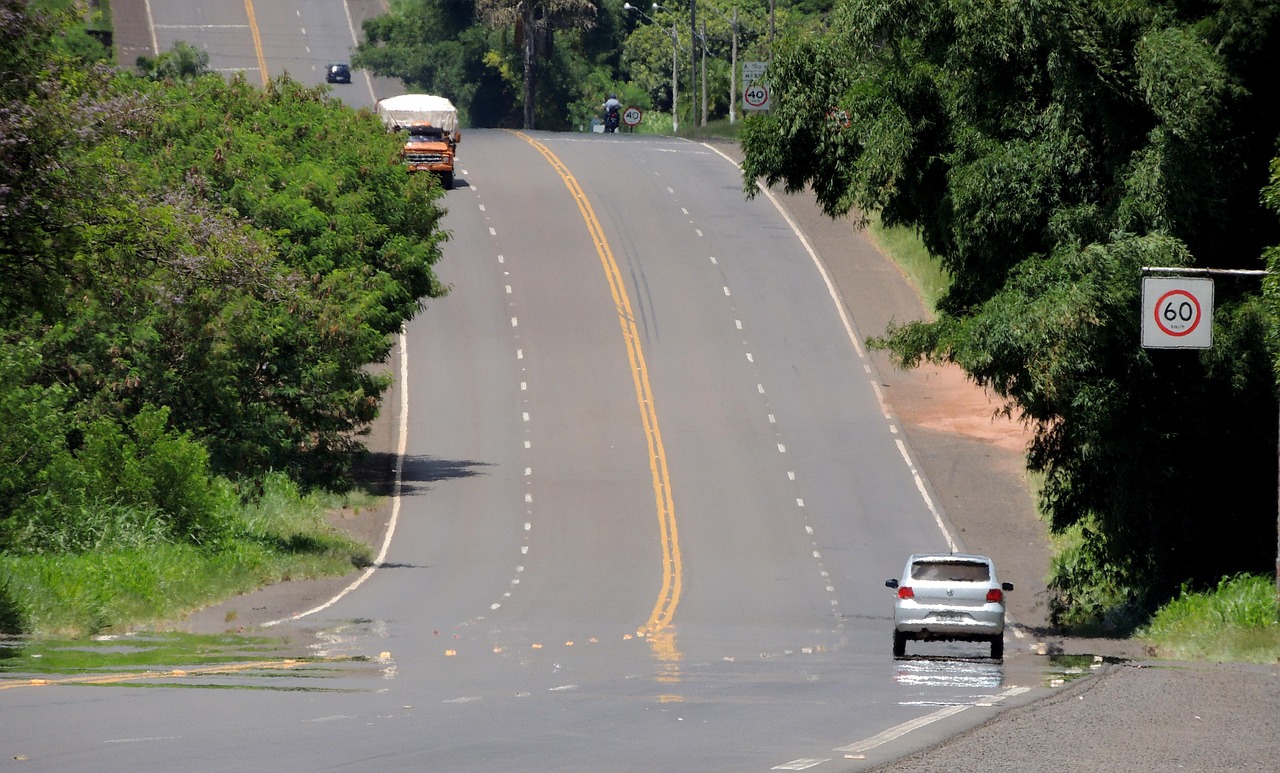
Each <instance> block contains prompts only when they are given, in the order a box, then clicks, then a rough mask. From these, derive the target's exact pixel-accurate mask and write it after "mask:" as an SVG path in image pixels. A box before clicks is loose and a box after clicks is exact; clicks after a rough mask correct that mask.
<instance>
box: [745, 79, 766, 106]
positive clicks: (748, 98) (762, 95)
mask: <svg viewBox="0 0 1280 773" xmlns="http://www.w3.org/2000/svg"><path fill="white" fill-rule="evenodd" d="M742 101H743V102H745V103H746V106H747V109H748V110H767V109H768V108H769V87H768V86H766V85H764V84H763V83H752V84H750V85H748V86H747V88H746V89H745V90H744V91H743V92H742Z"/></svg>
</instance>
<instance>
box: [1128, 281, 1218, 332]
mask: <svg viewBox="0 0 1280 773" xmlns="http://www.w3.org/2000/svg"><path fill="white" fill-rule="evenodd" d="M1212 332H1213V280H1212V279H1187V278H1185V277H1152V276H1148V277H1144V278H1143V280H1142V345H1143V346H1144V347H1147V348H1149V349H1208V348H1209V347H1210V346H1211V345H1212V344H1213V335H1212Z"/></svg>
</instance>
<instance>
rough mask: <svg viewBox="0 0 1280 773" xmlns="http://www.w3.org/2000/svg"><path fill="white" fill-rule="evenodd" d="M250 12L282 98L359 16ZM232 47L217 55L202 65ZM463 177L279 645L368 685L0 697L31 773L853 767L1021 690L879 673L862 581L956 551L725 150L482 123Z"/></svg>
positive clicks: (293, 7) (835, 313)
mask: <svg viewBox="0 0 1280 773" xmlns="http://www.w3.org/2000/svg"><path fill="white" fill-rule="evenodd" d="M151 2H152V11H153V15H154V14H155V12H156V9H157V8H158V7H159V6H158V2H159V0H151ZM195 5H196V6H198V7H197V8H189V7H187V6H183V7H182V8H181V9H179V8H177V7H173V8H170V9H169V10H168V11H166V13H170V14H172V15H171V16H159V17H157V18H158V20H157V25H156V28H157V30H162V29H170V28H174V27H176V26H178V25H179V22H178V21H171V22H170V21H165V20H168V19H182V18H186V19H194V18H203V17H199V16H190V15H187V16H184V15H183V14H192V13H195V14H204V16H205V17H208V16H209V15H210V10H209V9H210V8H212V7H213V4H211V3H203V4H195ZM246 5H247V4H246ZM265 5H267V3H265V2H264V0H259V1H258V2H257V3H256V4H255V7H256V9H257V13H256V17H257V22H256V23H257V24H258V25H261V28H260V39H261V40H262V41H263V42H262V44H261V50H262V51H263V56H264V59H265V63H266V66H267V68H268V70H269V71H270V72H273V73H274V72H277V71H278V70H279V69H290V71H291V72H294V70H293V69H292V68H285V67H283V66H282V65H284V64H287V63H288V62H291V61H295V62H296V61H301V60H299V59H296V57H298V56H302V54H299V53H298V52H299V51H303V50H304V49H305V47H306V46H307V45H312V44H314V43H315V41H316V40H320V39H326V40H328V39H330V38H333V39H335V40H336V39H337V38H338V37H340V35H338V34H337V33H335V32H334V29H335V25H345V24H346V21H345V18H343V17H344V15H345V14H341V15H340V14H338V13H336V11H335V10H334V9H340V8H342V7H343V4H342V3H338V2H312V3H305V4H304V3H296V4H295V3H279V4H275V3H272V4H271V6H272V10H271V12H270V13H269V14H266V15H264V13H263V11H262V7H263V6H265ZM303 6H305V7H306V9H307V10H306V11H302V10H301V9H302V8H303ZM319 6H325V7H326V8H325V10H321V9H320V8H319ZM234 7H241V8H243V6H240V5H239V4H238V3H233V4H231V5H228V6H227V7H226V8H225V9H223V11H221V12H220V13H219V14H215V17H225V18H227V19H230V18H231V16H232V9H233V8H234ZM200 8H203V9H204V10H203V11H201V10H200ZM299 13H302V14H303V15H305V14H306V13H314V14H315V16H314V17H310V19H313V20H308V21H306V22H305V23H304V24H301V25H300V24H299V23H298V19H299V18H301V17H300V16H299ZM207 20H208V19H207V18H206V19H205V21H207ZM264 20H265V21H264ZM182 23H186V22H182ZM166 24H168V25H169V26H165V25H166ZM250 26H252V25H250ZM302 27H306V28H307V32H306V34H305V35H304V34H303V33H302V32H301V31H300V30H301V28H302ZM210 34H212V33H210ZM241 34H242V33H241ZM243 39H244V38H243V35H242V37H241V38H237V41H238V42H237V43H236V44H235V45H234V46H233V45H232V44H231V43H227V44H226V45H227V47H228V50H227V52H226V53H225V54H224V53H223V52H221V51H219V50H218V49H217V42H218V41H217V40H216V39H215V38H213V37H210V38H208V39H207V40H208V42H209V45H210V51H211V54H216V56H215V57H214V60H215V65H216V66H218V67H219V68H225V67H230V66H234V65H233V62H234V61H237V60H236V57H242V56H243V50H242V49H243ZM248 39H249V40H250V43H249V44H248V45H249V46H250V50H252V47H253V46H254V44H253V43H252V36H249V38H248ZM308 55H309V54H308ZM291 57H295V58H294V59H291ZM255 58H256V54H255ZM326 58H329V55H328V53H327V52H326V54H325V55H324V56H320V57H319V58H317V59H315V60H314V61H319V62H323V61H324V60H325V59H326ZM295 74H296V73H295ZM384 96H385V95H384ZM460 154H461V158H460V166H461V169H460V172H459V174H458V186H457V187H456V188H455V189H454V190H452V191H450V192H449V193H448V194H447V197H446V199H445V204H446V206H447V208H448V210H449V213H448V215H447V217H446V219H445V227H446V228H447V229H448V230H449V231H450V233H451V239H450V241H449V242H447V243H446V245H445V246H444V260H443V261H442V263H441V264H440V265H439V267H438V271H439V275H440V278H441V279H442V280H443V281H444V282H446V283H448V284H449V285H450V286H451V287H452V291H451V293H450V294H449V296H448V297H446V298H443V299H439V300H435V301H432V302H431V303H430V304H429V306H428V308H427V309H426V310H425V311H424V312H423V313H421V314H420V315H419V316H418V317H417V318H416V319H414V320H413V322H412V323H411V324H410V325H409V326H408V328H407V329H406V331H405V335H404V336H403V338H402V346H401V347H398V349H397V352H396V358H395V362H394V363H392V366H393V367H394V368H396V370H397V372H398V373H399V375H400V384H399V387H398V388H399V389H400V390H402V392H401V393H402V394H403V395H404V397H405V403H404V406H403V409H401V408H400V407H399V406H398V405H397V406H389V408H391V409H393V410H394V412H395V414H396V416H397V418H398V419H401V420H402V422H403V423H402V425H401V433H400V437H401V439H402V442H403V446H404V454H403V458H402V460H401V468H402V475H401V479H402V485H401V489H400V492H399V494H398V496H397V500H396V504H395V512H396V513H397V518H396V523H395V529H394V532H393V534H392V536H391V540H390V542H389V544H388V545H387V552H386V554H385V556H384V560H383V561H382V563H381V564H380V566H379V567H378V568H377V569H376V571H374V572H373V573H372V574H371V575H370V576H369V577H368V578H367V580H366V581H364V582H363V583H362V584H361V585H359V587H356V588H354V589H353V590H352V591H351V592H349V593H348V594H346V595H345V596H343V597H341V598H340V599H338V600H336V601H335V602H334V603H332V604H329V605H326V606H324V607H323V608H319V609H317V610H315V611H313V612H310V613H309V614H306V615H305V616H303V617H301V618H299V619H297V620H290V621H285V622H282V623H281V624H280V626H279V627H283V628H285V629H287V630H288V631H289V632H290V636H291V637H293V638H294V640H295V641H303V642H307V643H308V644H309V645H310V647H311V649H312V651H313V652H314V653H315V654H316V655H318V656H321V657H329V658H355V660H345V661H335V662H332V663H330V664H321V665H308V666H305V667H296V666H294V665H292V664H279V665H278V667H273V668H269V669H267V668H242V669H238V670H235V671H233V672H232V673H230V674H219V675H210V674H204V675H198V676H197V675H191V674H169V675H163V676H157V677H155V678H143V677H141V676H132V677H126V678H123V679H122V680H121V681H122V682H123V683H122V684H114V685H113V686H98V687H96V688H95V689H86V688H84V687H79V688H78V689H77V686H75V685H73V684H72V683H70V682H67V683H55V684H46V685H30V686H23V687H21V688H19V689H7V690H4V691H3V692H0V709H2V710H3V717H2V719H0V735H2V736H5V740H6V741H7V742H8V743H7V745H6V746H5V749H6V750H7V749H8V748H10V747H11V746H13V742H14V741H15V740H16V739H21V744H20V745H21V753H22V756H23V757H25V759H26V761H25V762H24V769H27V770H69V769H94V770H172V769H188V770H220V771H221V770H228V769H250V768H251V769H255V770H257V769H283V770H300V769H308V770H310V769H321V770H323V769H354V768H368V767H377V768H379V769H383V770H422V769H429V770H466V771H510V770H539V771H542V770H546V771H551V770H555V771H600V770H637V771H639V770H646V771H649V770H664V771H665V770H695V771H747V770H770V769H785V770H803V769H812V770H817V771H837V770H856V769H861V768H864V767H866V766H869V765H872V764H875V763H878V762H883V761H884V760H885V759H886V756H885V755H887V754H890V753H891V751H892V750H893V749H894V748H896V747H895V743H898V742H899V739H900V738H901V737H902V736H903V735H906V734H908V733H910V732H912V731H914V730H916V729H917V728H919V727H924V726H928V725H936V726H942V725H946V724H948V723H960V724H973V723H976V722H978V721H981V720H982V719H983V718H985V717H986V716H988V715H989V713H990V712H991V711H992V710H993V707H995V706H998V705H999V704H1000V703H1001V702H1002V701H1005V700H1007V699H1009V698H1010V697H1012V696H1015V695H1018V694H1021V693H1022V692H1024V691H1025V690H1026V683H1025V682H1024V683H1023V684H1022V685H1021V686H1015V685H1013V684H1011V683H1010V678H1009V677H1008V676H1007V675H1006V673H1005V670H1004V667H1003V666H1002V665H1001V664H999V663H995V662H992V661H990V660H987V659H985V658H980V657H975V656H976V655H980V654H981V653H982V650H981V648H979V649H977V650H975V649H973V648H972V647H966V646H964V645H956V646H947V645H935V646H934V647H933V648H932V649H931V650H930V651H931V652H933V653H935V654H938V655H951V656H961V657H946V658H912V659H904V660H894V659H893V658H892V657H891V655H890V639H891V637H890V631H891V601H890V596H889V594H888V592H887V591H886V589H885V588H884V587H883V580H884V578H886V577H890V576H893V575H894V574H896V573H897V571H898V570H899V569H900V567H901V564H902V561H903V559H904V558H905V556H906V555H907V554H908V553H909V552H911V551H915V550H936V549H946V548H947V547H948V545H949V543H950V537H949V536H948V535H947V534H946V533H945V531H944V529H943V528H942V521H941V519H940V518H939V517H938V514H937V513H936V512H935V505H934V503H933V502H932V500H931V497H930V494H929V487H928V485H927V482H926V481H924V480H923V479H922V478H921V477H920V475H919V473H918V472H917V471H916V469H915V465H914V463H913V461H912V457H911V452H910V449H909V447H908V446H907V445H906V443H905V441H904V439H903V436H902V433H901V431H900V429H899V427H898V426H897V423H896V421H895V419H894V418H893V417H892V416H891V415H889V414H888V412H887V411H886V410H885V408H884V406H883V405H882V403H881V400H880V397H879V395H878V393H877V391H876V387H875V381H874V373H873V372H872V370H873V369H872V366H871V364H870V363H869V361H868V360H867V358H866V357H865V356H864V352H863V351H862V347H861V343H860V342H859V341H858V340H857V339H856V336H855V335H854V333H853V331H852V330H851V328H850V326H849V324H848V322H847V320H846V319H845V318H844V315H843V314H842V308H841V306H840V304H839V302H838V301H837V299H836V298H835V297H834V293H833V291H832V289H831V287H830V285H829V283H828V281H827V279H826V277H825V275H824V274H823V271H822V269H821V266H820V264H819V261H817V260H816V259H815V257H814V256H813V255H812V254H811V252H810V251H809V249H808V248H807V245H806V243H805V241H804V239H803V237H802V235H801V234H799V233H798V232H797V231H796V230H795V229H793V227H792V225H791V224H790V223H789V222H788V220H787V218H786V217H785V216H784V214H783V212H782V211H781V210H780V209H779V208H777V207H776V206H775V205H774V204H773V202H772V201H771V200H770V199H769V198H768V197H766V196H761V197H758V198H756V199H755V200H752V201H746V200H744V198H743V196H742V193H741V183H740V173H739V170H738V169H737V167H736V166H735V165H734V164H733V163H732V162H731V161H730V160H729V159H728V158H726V157H725V156H724V155H722V154H721V153H720V152H718V151H717V150H716V149H715V148H713V147H710V146H707V145H703V144H699V143H694V142H688V141H683V140H673V139H669V138H657V137H638V136H629V135H616V136H607V137H606V136H604V135H594V134H586V135H582V134H563V135H556V134H547V133H523V132H509V131H497V130H492V131H468V132H465V135H464V139H463V143H462V146H461V148H460ZM182 686H201V687H224V688H236V689H180V688H181V687H182ZM144 687H151V688H152V689H143V688H144ZM957 726H958V725H957Z"/></svg>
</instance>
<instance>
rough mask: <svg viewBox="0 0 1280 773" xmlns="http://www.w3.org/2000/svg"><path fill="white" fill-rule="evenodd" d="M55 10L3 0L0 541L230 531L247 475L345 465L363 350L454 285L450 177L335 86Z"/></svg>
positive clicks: (55, 546)
mask: <svg viewBox="0 0 1280 773" xmlns="http://www.w3.org/2000/svg"><path fill="white" fill-rule="evenodd" d="M60 30H61V27H60V26H59V23H58V22H55V21H53V20H50V19H48V18H45V17H41V16H39V15H34V14H32V13H30V12H29V9H28V6H27V3H26V2H24V0H0V32H3V33H4V35H5V37H6V40H7V41H9V42H8V44H7V45H6V46H5V47H4V49H3V50H2V51H0V71H3V72H4V73H6V77H5V78H4V79H0V137H2V138H3V143H0V422H3V424H4V426H5V427H6V431H5V433H4V438H3V440H0V549H3V550H6V551H18V552H23V551H26V552H32V551H34V552H40V551H47V550H53V551H73V552H74V551H82V550H89V549H97V548H100V547H102V546H104V545H106V546H108V547H109V546H111V545H113V544H120V543H121V542H122V541H124V542H127V541H129V540H137V541H139V542H140V543H143V544H145V543H146V542H148V541H154V540H174V541H178V542H187V543H192V544H197V545H217V544H218V543H219V542H220V541H221V540H222V539H223V538H224V537H225V536H226V535H227V534H228V529H232V528H234V526H233V524H232V523H231V522H230V520H231V519H233V518H234V517H235V513H236V512H237V511H238V508H237V506H236V505H237V496H238V495H237V494H236V493H235V492H234V491H233V489H232V487H231V481H240V480H254V479H261V477H262V476H263V475H265V474H267V473H268V472H270V471H272V470H275V471H284V472H287V473H288V474H289V475H290V476H292V477H293V478H294V479H295V480H298V481H301V482H304V483H307V484H317V483H323V484H324V485H327V486H337V487H341V486H342V485H344V482H345V481H346V475H347V473H348V471H349V469H350V466H351V464H352V462H353V461H354V460H355V459H356V458H357V456H358V455H359V454H360V453H361V451H362V450H363V447H362V445H361V444H360V442H359V439H360V434H361V432H362V431H364V430H365V428H366V427H367V425H368V424H369V422H371V421H372V420H373V419H374V417H375V416H376V415H377V412H378V408H379V404H380V399H381V395H382V393H383V391H384V390H385V389H386V387H387V386H388V384H389V383H390V376H389V375H387V374H385V373H379V372H377V370H376V369H375V368H372V367H371V366H376V365H377V364H378V363H381V362H382V361H383V360H384V359H385V357H386V355H387V353H388V351H389V350H390V347H391V344H392V340H393V339H392V336H393V335H394V334H395V333H396V332H398V331H399V330H400V328H401V326H402V325H403V324H404V322H405V321H407V320H408V319H410V318H411V317H412V316H413V315H414V314H415V313H416V312H417V311H418V309H419V306H420V303H421V301H422V299H424V298H434V297H440V296H441V295H443V294H444V292H445V288H444V287H443V286H442V285H441V284H440V283H439V282H438V281H437V279H436V278H435V275H434V273H433V271H432V266H433V265H434V263H435V262H436V261H437V260H439V258H440V244H441V241H442V240H443V239H444V238H445V234H444V233H443V232H442V231H441V230H440V227H439V226H440V218H441V216H442V211H441V209H440V208H439V207H438V205H437V203H436V200H437V199H438V197H439V196H440V193H441V191H440V188H439V187H438V185H437V184H435V183H434V182H433V181H432V180H431V179H430V178H429V177H428V176H417V177H414V176H410V175H408V174H407V173H406V172H405V171H404V170H403V168H402V167H401V165H400V164H399V163H398V151H399V148H398V146H397V143H396V141H395V140H394V138H392V137H390V136H388V134H387V133H386V131H385V129H384V128H383V126H382V124H381V123H380V122H379V121H378V120H377V118H376V117H375V116H373V115H372V114H370V113H369V112H368V111H361V112H356V111H353V110H351V109H349V108H347V107H345V106H343V105H342V104H341V103H340V102H339V101H337V100H331V99H330V98H329V97H328V95H327V92H326V90H325V89H323V88H320V89H309V88H305V87H303V86H301V85H299V84H297V83H295V82H293V81H291V80H288V79H287V78H281V79H278V80H276V81H274V82H273V83H272V84H270V87H269V88H268V89H266V90H262V89H258V88H254V87H251V86H250V85H248V84H247V83H245V82H244V80H243V79H241V78H235V79H232V80H231V81H230V82H227V81H226V80H224V79H223V78H222V77H221V76H219V75H208V74H206V75H200V74H198V73H193V72H191V71H190V68H189V67H186V66H185V65H183V66H179V67H176V69H173V70H172V71H171V72H170V71H169V70H168V69H166V67H167V65H165V64H164V62H166V61H170V62H179V63H180V62H187V63H188V64H190V62H189V61H188V60H190V59H191V57H190V56H186V55H184V54H183V51H182V50H181V49H180V50H179V51H178V52H176V55H175V57H173V58H167V57H161V58H160V59H159V60H158V63H149V64H151V65H154V66H151V67H149V68H148V70H147V72H146V73H145V75H147V76H149V77H140V76H136V75H131V74H129V73H126V72H118V71H114V70H111V69H108V68H106V67H104V66H101V65H100V64H97V63H96V62H95V61H93V60H91V59H85V58H77V57H76V56H74V55H70V54H68V53H66V51H65V50H64V47H62V46H60V45H59V44H58V43H57V41H58V39H59V34H60ZM187 53H188V54H189V53H190V52H189V51H188V52H187ZM197 59H198V58H197ZM196 63H197V64H198V61H197V62H196ZM8 74H13V75H14V77H12V78H10V77H8ZM104 514H106V515H105V516H104ZM112 514H114V515H112ZM121 524H124V525H125V526H123V527H122V526H121ZM130 535H132V536H130Z"/></svg>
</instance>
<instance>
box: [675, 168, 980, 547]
mask: <svg viewBox="0 0 1280 773" xmlns="http://www.w3.org/2000/svg"><path fill="white" fill-rule="evenodd" d="M699 144H701V145H702V146H703V147H705V148H707V149H709V150H711V151H712V152H714V153H716V154H718V155H719V156H720V157H721V158H723V159H724V160H725V161H728V162H729V163H730V164H733V165H734V166H736V167H738V168H739V169H741V168H742V166H741V165H740V164H738V162H737V161H734V160H733V159H732V158H729V156H727V155H725V153H724V151H722V150H720V149H719V148H717V147H716V146H714V145H709V144H707V143H705V142H703V143H699ZM756 188H757V189H759V191H760V192H761V193H763V194H764V195H765V197H766V198H768V199H769V201H770V202H772V204H773V208H774V209H776V210H778V214H779V215H782V219H783V220H785V221H787V225H789V226H791V232H792V233H794V234H795V235H796V238H797V239H799V240H800V244H801V246H803V247H804V249H805V252H807V253H809V259H810V260H812V261H813V265H814V266H816V267H817V269H818V273H819V274H821V275H822V281H823V282H825V283H826V285H827V293H828V294H830V296H831V300H832V302H834V303H835V306H836V313H838V314H839V315H840V322H841V323H842V324H843V325H844V330H845V333H846V334H847V335H848V336H849V340H850V341H851V342H852V343H853V349H854V351H855V352H857V353H858V357H860V358H865V356H866V355H865V353H864V351H863V348H862V342H861V341H859V340H858V333H857V331H855V330H854V329H853V322H852V321H850V319H849V314H848V312H847V311H846V310H845V308H844V304H843V303H842V302H841V301H840V293H839V292H838V291H837V290H836V285H835V282H833V281H832V280H831V275H830V274H828V273H827V267H826V266H824V265H822V259H821V258H819V257H818V253H817V251H816V250H814V249H813V246H812V245H811V244H809V240H808V239H807V238H806V237H805V235H804V234H803V233H801V231H800V226H799V225H798V224H797V223H796V221H795V220H793V219H792V217H791V213H789V212H787V210H786V209H785V208H784V207H783V206H782V202H781V201H779V200H778V198H777V197H776V196H774V195H773V191H770V190H769V189H768V188H766V187H764V185H763V184H761V183H759V182H757V183H756ZM871 386H872V389H873V391H874V392H875V393H876V400H877V401H878V402H879V403H880V410H881V411H882V412H883V413H884V415H886V416H888V415H889V414H890V411H889V408H888V406H887V405H885V402H884V397H883V395H881V393H880V389H879V388H878V387H877V385H876V383H875V381H872V382H871ZM898 450H899V451H900V452H901V454H902V458H903V459H905V460H906V463H907V469H908V470H909V471H910V472H911V477H912V478H913V479H914V480H915V482H916V489H917V490H918V491H919V492H920V496H921V497H922V498H923V499H924V504H925V507H927V508H929V513H930V514H931V515H933V520H934V523H936V524H937V525H938V529H939V530H941V531H942V536H943V537H944V538H945V539H946V540H947V547H948V548H949V549H950V550H951V552H953V553H954V552H956V550H957V549H958V548H957V545H956V540H955V537H953V536H951V531H950V530H949V529H947V525H946V523H945V522H944V521H943V520H942V514H941V513H939V512H938V508H937V506H936V505H935V504H934V502H933V497H931V496H929V488H928V486H926V485H925V482H924V478H923V477H922V476H921V475H920V472H919V469H918V467H917V465H916V464H915V462H914V461H912V459H911V454H910V453H909V452H908V451H907V447H906V445H904V444H903V442H902V441H901V440H899V441H898Z"/></svg>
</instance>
